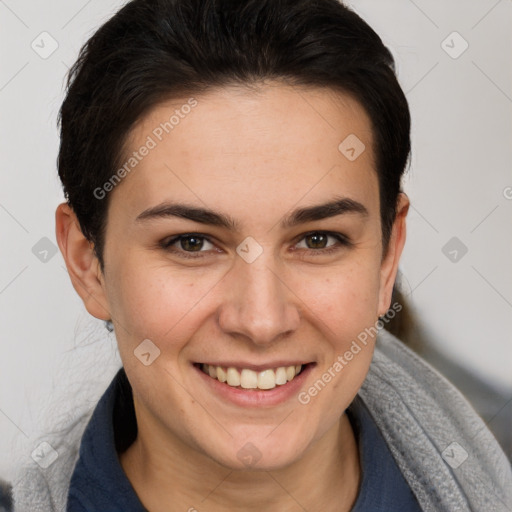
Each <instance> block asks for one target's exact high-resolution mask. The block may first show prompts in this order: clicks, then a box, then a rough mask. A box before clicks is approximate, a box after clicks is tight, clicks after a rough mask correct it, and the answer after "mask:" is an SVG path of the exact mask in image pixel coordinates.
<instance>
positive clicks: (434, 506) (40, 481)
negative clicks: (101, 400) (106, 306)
mask: <svg viewBox="0 0 512 512" xmlns="http://www.w3.org/2000/svg"><path fill="white" fill-rule="evenodd" d="M359 396H360V397H361V398H362V400H363V401H364V403H365V404H366V405H367V407H368V409H369V411H370V413H371V414H372V416H373V418H374V420H375V422H376V423H377V426H378V427H379V429H380V430H381V432H382V434H383V436H384V439H385V440H386V442H387V443H388V445H389V448H390V450H391V452H392V454H393V456H394V458H395V460H396V462H397V464H398V466H399V467H400V469H401V471H402V474H403V475H404V477H405V479H406V480H407V482H408V483H409V485H410V487H411V489H412V491H413V493H414V494H415V495H416V497H417V499H418V502H419V504H420V506H421V507H422V509H423V510H425V511H436V512H439V511H446V512H465V511H473V512H511V511H512V470H511V466H510V463H509V461H508V459H507V457H506V456H505V454H504V452H503V451H502V449H501V448H500V446H499V444H498V442H497V441H496V439H495V438H494V436H493V435H492V434H491V432H490V431H489V430H488V429H487V427H486V425H485V424H484V422H483V421H482V420H481V418H480V417H479V416H478V415H477V414H476V412H475V411H474V410H473V409H472V407H471V406H470V405H469V403H468V401H467V400H466V399H465V398H464V397H463V396H462V395H461V394H460V392H459V391H457V390H456V389H455V388H454V387H453V386H452V385H451V384H450V383H449V382H448V381H447V380H446V379H445V378H444V377H442V376H441V375H440V374H439V373H438V372H437V371H436V370H434V369H433V368H432V367H431V366H429V365H428V364H427V363H426V362H425V361H424V360H423V359H421V358H420V357H419V356H418V355H416V354H415V353H414V352H412V351H411V350H410V349H408V348H407V347H406V346H404V345H403V344H402V343H401V342H400V341H399V340H397V338H395V337H394V336H392V335H391V334H390V333H388V332H387V331H385V330H381V331H380V332H379V335H378V338H377V343H376V347H375V352H374V355H373V360H372V364H371V366H370V370H369V372H368V375H367V377H366V379H365V381H364V383H363V385H362V387H361V389H360V390H359ZM92 412H93V410H92V409H91V410H90V411H89V412H88V413H87V414H85V415H83V416H81V417H80V419H79V420H78V421H77V422H76V423H75V424H74V425H72V427H71V428H70V429H69V431H67V432H66V434H65V435H60V436H58V435H53V436H51V435H48V436H46V439H47V440H48V442H49V444H50V445H51V446H52V447H53V449H55V451H56V452H57V453H58V457H57V458H56V460H55V461H54V462H53V463H52V464H51V465H49V466H48V467H47V468H46V469H43V468H42V467H40V466H39V465H38V464H36V463H35V462H33V461H32V459H30V461H31V463H29V464H20V467H19V468H18V470H17V475H16V477H15V479H14V482H13V498H14V512H64V511H65V509H66V498H67V492H68V489H69V483H70V478H71V474H72V472H73V468H74V465H75V463H76V460H77V458H78V451H79V447H80V440H81V437H82V433H83V431H84V430H85V427H86V425H87V422H88V420H89V418H90V416H91V415H92ZM27 459H28V457H27ZM98 512H101V511H98ZM127 512H129V511H127Z"/></svg>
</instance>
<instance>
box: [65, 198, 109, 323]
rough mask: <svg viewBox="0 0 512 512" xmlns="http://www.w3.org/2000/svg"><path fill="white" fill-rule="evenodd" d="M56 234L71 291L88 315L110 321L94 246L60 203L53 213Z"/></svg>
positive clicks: (66, 207)
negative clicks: (76, 295) (81, 302)
mask: <svg viewBox="0 0 512 512" xmlns="http://www.w3.org/2000/svg"><path fill="white" fill-rule="evenodd" d="M55 234H56V238H57V243H58V245H59V248H60V252H61V253H62V256H63V258H64V260H65V262H66V267H67V270H68V273H69V277H70V278H71V283H72V284H73V288H74V289H75V290H76V292H77V293H78V295H79V296H80V297H81V299H82V300H83V302H84V305H85V307H86V309H87V311H88V312H89V313H90V314H91V315H92V316H94V317H96V318H99V319H100V320H108V319H110V318H111V314H110V312H109V307H108V301H107V298H106V295H105V287H104V281H103V280H102V279H101V277H102V273H101V270H100V266H99V261H98V258H97V257H96V255H95V254H94V251H93V244H92V243H91V242H90V241H89V240H87V238H85V236H84V235H83V233H82V230H81V229H80V224H79V222H78V219H77V218H76V215H75V213H74V212H73V210H72V208H71V207H70V206H69V204H68V203H61V204H60V205H59V206H58V207H57V210H56V211H55Z"/></svg>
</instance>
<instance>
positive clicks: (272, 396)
mask: <svg viewBox="0 0 512 512" xmlns="http://www.w3.org/2000/svg"><path fill="white" fill-rule="evenodd" d="M314 366H315V363H309V364H307V365H306V366H305V368H304V369H303V370H302V372H301V373H300V374H299V375H297V376H296V377H294V378H293V379H292V380H290V381H288V382H287V383H286V384H283V385H281V386H276V387H275V388H272V389H268V390H265V391H264V390H257V389H248V390H244V389H238V388H234V387H232V386H230V385H228V384H226V383H225V382H220V381H218V380H217V379H214V378H213V377H210V376H209V375H206V373H204V372H203V371H202V370H201V369H200V368H198V367H197V366H196V365H193V368H194V369H195V370H196V371H197V372H198V373H199V376H200V378H201V379H202V380H203V381H204V382H205V384H206V385H207V386H208V387H209V388H210V389H211V390H212V391H213V392H214V393H215V394H216V395H218V396H220V397H221V398H222V399H223V400H226V401H228V402H231V403H234V404H236V405H239V406H242V407H265V406H274V405H279V404H282V403H284V402H286V401H287V400H289V399H290V398H292V397H294V396H295V395H297V394H298V392H299V391H300V389H301V388H302V386H303V385H304V382H305V381H306V379H307V378H308V376H309V374H310V373H311V371H312V370H313V368H314Z"/></svg>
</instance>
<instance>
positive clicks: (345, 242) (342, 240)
mask: <svg viewBox="0 0 512 512" xmlns="http://www.w3.org/2000/svg"><path fill="white" fill-rule="evenodd" d="M311 235H326V236H331V237H333V238H335V239H336V240H337V241H338V244H335V245H333V246H331V247H327V248H320V249H304V250H305V251H306V253H307V254H308V255H312V256H322V255H329V254H332V253H334V252H337V251H339V250H340V249H341V248H343V247H352V246H353V243H352V242H351V241H350V240H349V239H348V238H347V237H346V236H345V235H342V234H341V233H336V232H332V231H310V232H309V233H305V234H304V235H302V236H301V238H300V239H298V240H297V243H299V242H301V241H302V240H304V239H305V238H307V237H308V236H311ZM187 238H200V239H202V240H206V241H207V242H209V243H211V244H213V242H212V241H211V240H210V239H209V238H208V237H207V236H205V235H201V234H200V233H185V234H183V235H179V236H176V237H174V238H172V239H171V240H168V241H163V242H161V243H160V245H161V247H162V248H163V249H164V250H166V251H169V252H172V253H175V254H179V256H180V257H182V258H188V259H198V258H204V257H205V256H204V255H202V254H201V253H203V252H207V251H197V252H196V251H184V250H176V249H173V248H172V247H171V246H172V245H174V244H175V243H176V242H179V241H180V240H183V239H187ZM192 254H197V256H192Z"/></svg>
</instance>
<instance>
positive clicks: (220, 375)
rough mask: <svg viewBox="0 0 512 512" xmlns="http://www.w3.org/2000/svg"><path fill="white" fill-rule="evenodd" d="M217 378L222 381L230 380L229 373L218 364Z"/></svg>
mask: <svg viewBox="0 0 512 512" xmlns="http://www.w3.org/2000/svg"><path fill="white" fill-rule="evenodd" d="M217 379H218V380H219V381H220V382H226V381H227V380H228V376H227V373H226V372H225V371H224V369H223V368H221V367H220V366H217Z"/></svg>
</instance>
